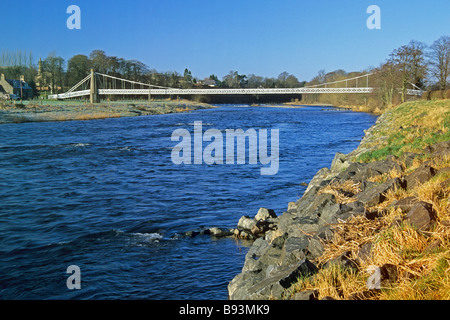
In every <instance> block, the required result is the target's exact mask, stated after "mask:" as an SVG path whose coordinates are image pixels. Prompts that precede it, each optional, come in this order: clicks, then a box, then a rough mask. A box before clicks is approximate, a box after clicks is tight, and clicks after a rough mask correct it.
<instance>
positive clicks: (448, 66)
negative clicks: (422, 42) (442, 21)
mask: <svg viewBox="0 0 450 320" xmlns="http://www.w3.org/2000/svg"><path fill="white" fill-rule="evenodd" d="M428 61H429V65H430V73H431V76H432V77H433V78H434V79H436V80H437V85H438V88H439V90H445V89H447V87H448V82H449V76H450V37H449V36H442V37H440V38H439V39H437V40H436V41H435V42H433V44H432V45H431V46H430V47H429V52H428Z"/></svg>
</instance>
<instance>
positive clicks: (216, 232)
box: [208, 227, 233, 238]
mask: <svg viewBox="0 0 450 320" xmlns="http://www.w3.org/2000/svg"><path fill="white" fill-rule="evenodd" d="M208 231H209V234H210V235H211V236H213V237H216V238H222V237H228V236H231V235H232V234H233V233H232V232H231V231H230V230H229V229H225V228H217V227H214V228H210V229H209V230H208Z"/></svg>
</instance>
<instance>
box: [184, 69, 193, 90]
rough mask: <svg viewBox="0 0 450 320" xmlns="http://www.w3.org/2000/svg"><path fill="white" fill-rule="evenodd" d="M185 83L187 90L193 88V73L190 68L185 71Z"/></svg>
mask: <svg viewBox="0 0 450 320" xmlns="http://www.w3.org/2000/svg"><path fill="white" fill-rule="evenodd" d="M183 82H184V83H183V84H184V87H185V88H191V87H192V83H193V78H192V72H191V71H190V70H189V69H188V68H186V69H184V75H183Z"/></svg>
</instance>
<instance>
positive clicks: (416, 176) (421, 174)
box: [405, 164, 437, 190]
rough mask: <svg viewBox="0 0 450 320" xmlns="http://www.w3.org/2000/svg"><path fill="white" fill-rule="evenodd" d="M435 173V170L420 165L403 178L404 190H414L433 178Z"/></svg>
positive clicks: (425, 165)
mask: <svg viewBox="0 0 450 320" xmlns="http://www.w3.org/2000/svg"><path fill="white" fill-rule="evenodd" d="M436 172H437V170H436V169H434V168H433V167H431V166H429V165H427V164H424V165H421V166H420V167H419V168H417V169H416V170H414V171H413V172H412V173H410V174H409V175H407V176H406V177H405V188H406V189H407V190H411V189H414V188H415V187H417V186H419V185H421V184H423V183H425V182H427V181H428V180H430V179H431V178H433V177H434V176H435V175H436Z"/></svg>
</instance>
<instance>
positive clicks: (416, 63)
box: [388, 40, 427, 102]
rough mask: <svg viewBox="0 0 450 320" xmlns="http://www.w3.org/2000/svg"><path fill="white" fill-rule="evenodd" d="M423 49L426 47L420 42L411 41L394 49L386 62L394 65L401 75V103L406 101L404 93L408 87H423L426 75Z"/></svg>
mask: <svg viewBox="0 0 450 320" xmlns="http://www.w3.org/2000/svg"><path fill="white" fill-rule="evenodd" d="M425 48H426V46H425V44H423V43H422V42H418V41H415V40H412V41H411V42H410V43H409V44H408V45H405V46H402V47H400V48H398V49H395V50H394V51H393V52H392V53H391V55H390V58H389V60H388V61H389V62H390V63H392V64H393V65H395V66H396V67H397V68H398V71H399V72H400V73H401V77H402V85H401V93H402V102H405V101H406V91H407V87H408V86H409V85H411V84H412V85H414V86H416V87H419V88H423V87H424V81H425V78H426V74H427V65H426V63H425V52H424V50H425Z"/></svg>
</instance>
